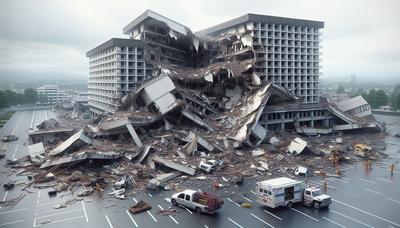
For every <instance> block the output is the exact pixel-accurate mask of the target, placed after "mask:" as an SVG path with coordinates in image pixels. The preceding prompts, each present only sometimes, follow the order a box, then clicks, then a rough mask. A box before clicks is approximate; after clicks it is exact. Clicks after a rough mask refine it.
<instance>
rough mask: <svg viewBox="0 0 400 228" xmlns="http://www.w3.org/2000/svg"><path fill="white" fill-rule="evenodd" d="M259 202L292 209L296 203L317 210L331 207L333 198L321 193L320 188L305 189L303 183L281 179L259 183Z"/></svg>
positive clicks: (272, 206)
mask: <svg viewBox="0 0 400 228" xmlns="http://www.w3.org/2000/svg"><path fill="white" fill-rule="evenodd" d="M256 193H257V202H259V203H260V204H262V205H265V206H268V207H271V208H276V207H279V206H286V207H288V208H291V207H292V206H293V204H294V203H298V202H301V203H303V204H304V205H307V206H313V207H314V208H316V209H320V208H322V207H329V204H331V203H332V201H331V197H330V196H328V195H325V194H322V193H321V190H320V189H319V188H315V187H309V188H305V184H304V182H303V181H298V180H293V179H290V178H287V177H280V178H275V179H270V180H266V181H261V182H258V183H257V192H256Z"/></svg>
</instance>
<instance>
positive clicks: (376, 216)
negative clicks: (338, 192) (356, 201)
mask: <svg viewBox="0 0 400 228" xmlns="http://www.w3.org/2000/svg"><path fill="white" fill-rule="evenodd" d="M332 201H335V202H337V203H340V204H343V205H345V206H347V207H350V208H353V209H355V210H357V211H361V212H363V213H365V214H367V215H371V216H373V217H375V218H378V219H380V220H383V221H385V222H388V223H390V224H392V225H396V226H399V227H400V224H397V223H395V222H393V221H390V220H387V219H385V218H382V217H379V216H378V215H375V214H372V213H370V212H368V211H364V210H362V209H360V208H357V207H354V206H351V205H349V204H347V203H344V202H341V201H339V200H335V199H332Z"/></svg>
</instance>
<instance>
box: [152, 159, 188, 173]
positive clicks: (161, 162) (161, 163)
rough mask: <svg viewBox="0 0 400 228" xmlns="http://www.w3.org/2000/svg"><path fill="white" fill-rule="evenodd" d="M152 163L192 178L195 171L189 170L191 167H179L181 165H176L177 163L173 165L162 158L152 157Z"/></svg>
mask: <svg viewBox="0 0 400 228" xmlns="http://www.w3.org/2000/svg"><path fill="white" fill-rule="evenodd" d="M153 161H154V162H155V163H158V164H160V165H165V166H167V167H169V168H171V169H174V170H177V171H180V172H182V173H186V174H189V175H192V176H193V175H194V174H195V172H196V169H194V168H191V167H188V166H185V165H181V164H178V163H175V162H171V161H168V160H167V159H164V158H162V157H159V156H154V157H153Z"/></svg>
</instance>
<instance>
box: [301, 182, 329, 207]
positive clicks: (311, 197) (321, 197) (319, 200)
mask: <svg viewBox="0 0 400 228" xmlns="http://www.w3.org/2000/svg"><path fill="white" fill-rule="evenodd" d="M331 203H332V200H331V197H330V196H328V195H326V194H322V192H321V190H320V189H319V188H315V187H310V188H306V189H304V199H303V204H304V205H307V206H310V207H314V208H316V209H320V208H323V207H329V204H331Z"/></svg>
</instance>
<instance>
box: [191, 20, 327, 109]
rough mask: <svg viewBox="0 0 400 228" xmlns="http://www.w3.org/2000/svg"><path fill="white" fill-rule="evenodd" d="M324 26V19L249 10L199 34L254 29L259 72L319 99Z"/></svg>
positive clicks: (304, 95) (306, 97)
mask: <svg viewBox="0 0 400 228" xmlns="http://www.w3.org/2000/svg"><path fill="white" fill-rule="evenodd" d="M323 27H324V23H323V22H320V21H310V20H300V19H291V18H284V17H274V16H266V15H257V14H246V15H244V16H241V17H238V18H236V19H233V20H230V21H227V22H225V23H222V24H219V25H216V26H213V27H211V28H208V29H206V30H203V31H200V32H198V33H197V34H199V35H201V36H220V35H223V34H229V33H239V32H240V31H243V30H250V31H252V36H253V42H252V43H253V47H254V49H255V51H256V55H257V56H256V57H257V63H256V72H258V73H259V75H260V77H261V79H262V80H264V81H270V82H273V83H276V84H278V85H280V86H282V87H284V88H286V89H287V90H289V91H291V92H292V94H293V95H295V96H298V97H301V98H302V99H303V103H318V102H319V84H318V82H319V75H320V70H319V69H320V65H319V62H320V57H319V56H320V39H321V38H320V34H321V31H320V29H322V28H323Z"/></svg>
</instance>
